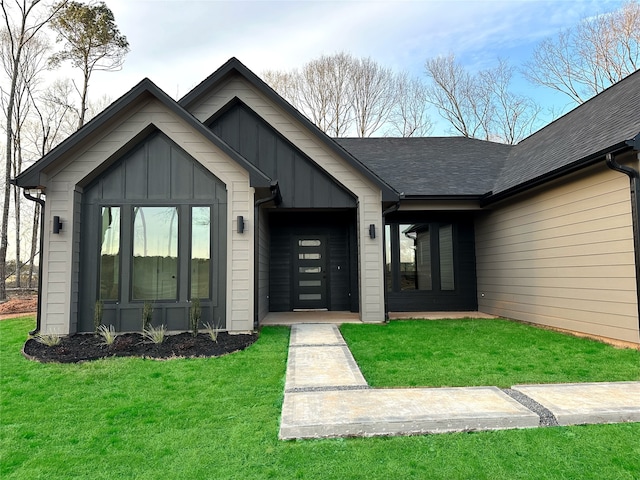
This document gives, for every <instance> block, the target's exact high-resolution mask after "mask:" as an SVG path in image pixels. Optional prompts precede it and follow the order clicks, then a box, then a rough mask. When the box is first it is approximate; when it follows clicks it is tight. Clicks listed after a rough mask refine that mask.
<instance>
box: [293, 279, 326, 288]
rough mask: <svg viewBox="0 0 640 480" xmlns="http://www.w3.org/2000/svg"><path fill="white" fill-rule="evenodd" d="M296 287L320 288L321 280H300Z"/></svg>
mask: <svg viewBox="0 0 640 480" xmlns="http://www.w3.org/2000/svg"><path fill="white" fill-rule="evenodd" d="M298 285H299V286H300V287H321V286H322V280H300V281H298Z"/></svg>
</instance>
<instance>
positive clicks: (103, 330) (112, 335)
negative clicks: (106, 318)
mask: <svg viewBox="0 0 640 480" xmlns="http://www.w3.org/2000/svg"><path fill="white" fill-rule="evenodd" d="M98 335H100V336H101V337H102V340H104V341H103V342H102V344H103V345H113V343H114V342H115V341H116V338H117V337H118V334H117V333H116V329H115V328H114V327H113V325H109V326H108V327H107V326H106V325H100V326H99V327H98Z"/></svg>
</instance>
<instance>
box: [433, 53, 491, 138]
mask: <svg viewBox="0 0 640 480" xmlns="http://www.w3.org/2000/svg"><path fill="white" fill-rule="evenodd" d="M425 68H426V72H427V76H428V77H429V78H430V79H431V85H430V86H429V87H428V96H429V101H430V102H431V103H432V104H433V105H434V106H435V107H436V108H437V109H438V111H439V112H440V115H441V116H442V118H444V119H445V120H446V121H448V122H449V123H450V124H451V127H452V128H453V130H454V131H456V132H458V133H460V134H461V135H462V136H463V137H471V138H485V139H488V137H489V132H488V131H487V126H486V124H487V119H488V118H489V116H490V114H491V112H490V111H489V110H490V108H489V107H490V101H489V98H488V97H487V92H486V89H485V88H484V85H483V82H481V81H479V79H478V78H476V77H474V76H472V75H471V74H470V73H469V72H468V71H467V70H466V69H465V68H464V67H463V66H462V65H461V64H460V63H458V62H457V61H456V58H455V56H454V55H453V54H450V55H448V56H446V57H435V58H431V59H428V60H427V62H426V64H425Z"/></svg>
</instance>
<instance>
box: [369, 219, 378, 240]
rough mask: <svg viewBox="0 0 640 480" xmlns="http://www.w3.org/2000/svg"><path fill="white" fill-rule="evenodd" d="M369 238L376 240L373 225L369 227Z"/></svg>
mask: <svg viewBox="0 0 640 480" xmlns="http://www.w3.org/2000/svg"><path fill="white" fill-rule="evenodd" d="M369 238H371V239H372V240H373V239H374V238H376V226H375V224H373V223H372V224H371V225H369Z"/></svg>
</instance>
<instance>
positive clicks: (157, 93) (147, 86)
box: [14, 78, 272, 188]
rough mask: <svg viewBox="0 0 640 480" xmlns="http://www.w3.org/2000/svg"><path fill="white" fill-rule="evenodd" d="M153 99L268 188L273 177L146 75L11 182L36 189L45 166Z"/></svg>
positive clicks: (253, 181)
mask: <svg viewBox="0 0 640 480" xmlns="http://www.w3.org/2000/svg"><path fill="white" fill-rule="evenodd" d="M151 98H154V99H156V100H158V101H159V102H161V103H162V104H163V105H164V106H165V107H167V108H168V109H169V110H171V111H172V112H174V113H175V114H176V115H178V116H179V117H180V118H182V119H183V120H184V121H185V122H187V123H188V124H189V125H190V126H191V127H193V128H194V130H196V131H197V132H198V133H200V134H202V135H203V136H204V137H206V138H207V139H208V140H209V141H210V142H211V143H213V144H214V145H216V146H217V147H218V148H220V149H221V150H222V151H223V152H224V153H225V154H226V155H228V156H229V157H230V158H231V159H233V160H234V161H236V162H237V163H238V164H240V165H241V166H242V167H243V168H245V169H246V170H247V171H248V172H249V177H250V181H251V185H252V186H254V187H269V186H270V185H271V182H272V180H271V179H270V178H269V177H268V176H267V175H265V174H264V173H263V172H262V171H260V170H259V169H258V168H257V167H255V166H254V165H252V164H251V163H250V162H248V161H247V160H246V159H245V158H244V157H242V156H241V155H240V154H238V153H237V152H236V151H235V150H233V149H232V148H231V147H229V145H227V144H226V143H225V142H224V141H222V140H221V139H220V138H219V137H218V136H216V135H215V134H214V133H213V132H212V131H211V130H209V129H208V128H207V127H205V126H204V125H203V124H202V123H200V121H198V119H196V118H195V117H194V116H193V115H191V114H190V113H189V112H188V111H186V110H185V109H184V108H182V107H181V106H180V105H179V104H178V103H176V102H175V101H174V100H173V99H172V98H171V97H169V96H168V95H167V94H166V93H164V92H163V91H162V90H161V89H160V88H159V87H157V86H156V85H155V84H154V83H153V82H152V81H151V80H149V79H148V78H145V79H143V80H142V81H141V82H140V83H138V84H137V85H136V86H135V87H133V88H132V89H131V90H130V91H129V92H127V93H125V94H124V95H123V96H122V97H120V98H119V99H118V100H116V101H115V102H113V103H112V104H111V105H110V106H109V107H107V108H106V109H105V110H104V111H103V112H102V113H100V114H99V115H97V116H96V117H95V118H93V119H92V120H91V121H90V122H88V123H87V124H85V125H84V126H83V127H82V128H81V129H80V130H78V131H77V132H75V133H74V134H73V135H71V136H70V137H69V138H67V139H66V140H65V141H63V142H62V143H60V145H58V146H57V147H56V148H54V149H53V150H51V151H50V152H49V153H48V154H47V155H45V156H44V157H42V158H41V159H40V160H38V161H37V162H36V163H34V164H33V165H32V166H31V167H29V168H28V169H27V170H25V171H24V172H22V173H21V174H20V175H18V177H17V178H16V179H14V183H15V184H16V185H18V186H20V187H23V188H35V187H38V186H40V172H42V171H43V170H45V169H47V168H48V167H50V166H51V165H53V164H54V163H55V162H57V161H58V160H60V159H61V158H64V157H65V155H67V154H69V153H72V152H73V151H74V150H75V149H77V148H79V147H80V146H81V144H82V143H84V141H85V140H87V139H88V138H90V137H91V136H92V135H94V134H98V133H100V132H101V129H103V128H104V127H106V126H108V125H109V124H110V122H111V121H113V120H114V119H116V118H117V117H118V115H119V114H121V113H122V112H123V111H124V110H125V109H127V108H128V107H130V106H131V105H134V104H136V103H137V102H141V101H145V100H148V99H151Z"/></svg>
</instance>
